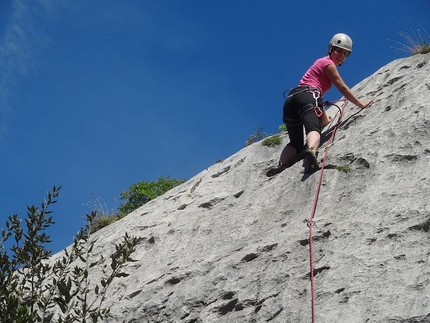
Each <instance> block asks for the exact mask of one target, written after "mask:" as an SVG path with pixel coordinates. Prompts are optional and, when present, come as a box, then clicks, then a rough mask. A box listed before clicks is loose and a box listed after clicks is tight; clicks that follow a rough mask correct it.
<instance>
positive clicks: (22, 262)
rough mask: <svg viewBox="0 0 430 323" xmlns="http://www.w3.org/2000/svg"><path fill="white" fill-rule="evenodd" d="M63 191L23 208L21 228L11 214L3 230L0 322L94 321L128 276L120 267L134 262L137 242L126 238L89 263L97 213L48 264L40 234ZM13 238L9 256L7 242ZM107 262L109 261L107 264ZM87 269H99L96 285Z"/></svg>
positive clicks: (106, 312) (54, 191)
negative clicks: (109, 252)
mask: <svg viewBox="0 0 430 323" xmlns="http://www.w3.org/2000/svg"><path fill="white" fill-rule="evenodd" d="M60 189H61V187H59V188H56V187H55V186H54V188H53V189H52V192H48V193H47V195H48V198H47V200H44V201H43V202H42V204H41V207H40V208H38V207H35V206H30V207H27V218H26V220H25V226H24V227H23V226H22V220H21V219H20V218H19V217H18V216H17V215H16V214H15V215H13V216H10V217H9V218H8V221H6V230H5V229H2V232H1V233H2V235H1V241H0V242H1V244H0V317H1V318H2V323H15V322H21V323H33V322H67V323H72V322H93V323H94V322H97V321H98V320H99V319H103V318H105V317H108V316H109V309H106V308H103V301H104V299H105V295H106V291H107V289H108V287H109V285H110V284H111V282H112V281H113V279H115V278H117V277H124V276H127V274H126V273H124V272H122V269H123V267H124V266H125V265H126V264H127V263H128V262H130V261H133V259H132V258H131V254H132V253H133V252H134V250H135V247H136V246H137V245H138V244H139V242H140V239H139V238H136V237H130V236H128V235H127V234H126V235H125V236H124V237H123V241H122V242H121V243H120V244H118V245H116V246H115V248H116V250H115V252H114V253H113V254H112V255H111V256H110V257H109V258H110V264H108V263H107V261H106V258H104V257H103V256H101V257H100V258H98V259H95V260H91V261H90V259H91V258H92V257H91V252H92V250H93V247H94V244H95V242H96V241H95V240H94V239H92V238H91V226H92V223H93V220H94V219H95V217H96V216H97V214H96V212H92V213H91V214H90V215H87V221H88V223H87V225H86V227H85V228H82V229H81V230H80V231H79V232H78V234H77V236H76V238H75V239H74V243H73V245H72V246H71V248H70V249H69V250H65V251H64V255H63V256H62V257H61V259H58V260H57V261H56V262H55V263H50V262H49V261H48V259H49V258H50V257H51V251H49V250H47V249H46V248H45V245H46V244H47V243H49V242H51V241H50V237H49V235H47V234H46V233H45V232H44V230H46V229H47V228H49V227H50V225H52V224H54V221H53V219H52V216H49V214H50V213H51V212H52V211H50V210H49V207H50V206H51V204H54V203H56V198H57V197H58V195H59V190H60ZM10 238H13V240H14V241H13V242H12V247H11V248H10V253H11V255H9V254H8V253H7V252H6V251H5V243H6V242H7V240H8V239H10ZM109 258H107V259H109ZM91 270H101V271H102V279H101V281H100V282H99V283H96V282H92V281H91V280H90V271H91Z"/></svg>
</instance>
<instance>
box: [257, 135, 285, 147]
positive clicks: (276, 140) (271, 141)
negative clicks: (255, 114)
mask: <svg viewBox="0 0 430 323" xmlns="http://www.w3.org/2000/svg"><path fill="white" fill-rule="evenodd" d="M281 143H282V139H281V137H280V136H279V135H273V136H270V137H267V138H266V139H264V140H263V141H262V142H261V144H262V145H263V146H267V147H275V146H278V145H280V144H281Z"/></svg>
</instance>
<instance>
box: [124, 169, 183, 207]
mask: <svg viewBox="0 0 430 323" xmlns="http://www.w3.org/2000/svg"><path fill="white" fill-rule="evenodd" d="M184 182H185V180H176V179H170V176H167V178H164V177H160V178H159V179H158V180H157V181H156V182H139V183H136V184H133V185H131V186H130V188H129V190H128V191H124V192H122V193H121V195H120V199H121V200H126V202H125V203H123V204H122V205H121V206H120V207H119V208H118V210H119V212H120V214H122V215H126V214H129V213H130V212H132V211H134V210H136V209H137V208H139V207H141V206H142V205H144V204H146V203H148V202H149V201H151V200H153V199H155V198H156V197H158V196H160V195H163V194H164V193H166V192H167V191H169V190H171V189H172V188H174V187H175V186H178V185H180V184H182V183H184Z"/></svg>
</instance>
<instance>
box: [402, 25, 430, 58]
mask: <svg viewBox="0 0 430 323" xmlns="http://www.w3.org/2000/svg"><path fill="white" fill-rule="evenodd" d="M420 27H421V26H420ZM421 28H422V27H421ZM411 32H412V35H410V34H409V33H407V32H400V33H398V35H399V36H400V37H402V38H403V39H404V40H405V41H406V44H404V43H401V42H397V41H396V43H397V44H399V45H401V46H402V47H401V48H397V49H398V50H401V51H404V52H407V53H409V54H410V55H411V56H413V55H417V54H427V53H430V35H429V34H428V33H427V31H426V30H425V29H424V28H422V31H421V30H420V29H417V31H416V32H414V31H413V30H412V28H411Z"/></svg>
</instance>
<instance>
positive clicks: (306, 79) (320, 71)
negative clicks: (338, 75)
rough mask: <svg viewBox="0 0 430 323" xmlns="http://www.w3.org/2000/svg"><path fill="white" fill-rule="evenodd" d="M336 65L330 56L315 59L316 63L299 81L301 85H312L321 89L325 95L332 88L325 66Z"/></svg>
mask: <svg viewBox="0 0 430 323" xmlns="http://www.w3.org/2000/svg"><path fill="white" fill-rule="evenodd" d="M332 64H333V65H334V62H333V61H332V60H331V59H330V58H328V57H323V58H319V59H317V60H316V61H315V63H314V64H313V65H312V66H311V67H310V68H309V69H308V70H307V72H306V73H305V75H303V77H302V79H301V80H300V82H299V86H312V87H316V88H318V89H320V90H321V94H322V95H324V93H326V92H327V91H328V90H330V88H331V84H332V83H331V81H330V79H329V78H328V77H327V75H326V74H325V72H324V68H325V67H326V66H328V65H332Z"/></svg>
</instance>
